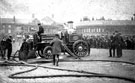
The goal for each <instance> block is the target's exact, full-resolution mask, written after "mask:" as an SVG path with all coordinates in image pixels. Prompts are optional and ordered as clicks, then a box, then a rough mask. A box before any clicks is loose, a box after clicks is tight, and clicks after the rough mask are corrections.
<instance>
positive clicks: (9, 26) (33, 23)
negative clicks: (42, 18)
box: [0, 17, 63, 38]
mask: <svg viewBox="0 0 135 83" xmlns="http://www.w3.org/2000/svg"><path fill="white" fill-rule="evenodd" d="M37 22H39V21H38V19H34V20H31V19H16V18H15V17H13V18H0V33H4V34H6V35H12V36H13V37H14V38H22V37H23V36H24V35H26V34H27V35H32V34H33V33H35V32H36V31H38V26H37ZM42 25H43V28H44V31H45V33H47V34H54V33H56V32H57V31H58V30H61V29H63V26H61V25H60V24H52V25H44V24H42Z"/></svg>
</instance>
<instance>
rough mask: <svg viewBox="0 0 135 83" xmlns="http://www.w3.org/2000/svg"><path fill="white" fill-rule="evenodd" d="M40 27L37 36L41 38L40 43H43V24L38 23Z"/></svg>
mask: <svg viewBox="0 0 135 83" xmlns="http://www.w3.org/2000/svg"><path fill="white" fill-rule="evenodd" d="M38 27H39V29H38V32H37V34H38V36H39V41H40V42H41V41H42V38H41V34H42V33H44V28H43V27H42V25H41V23H38Z"/></svg>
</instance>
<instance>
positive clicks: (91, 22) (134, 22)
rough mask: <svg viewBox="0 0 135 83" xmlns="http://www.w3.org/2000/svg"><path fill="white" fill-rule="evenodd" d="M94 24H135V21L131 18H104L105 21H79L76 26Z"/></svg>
mask: <svg viewBox="0 0 135 83" xmlns="http://www.w3.org/2000/svg"><path fill="white" fill-rule="evenodd" d="M93 25H100V26H105V25H112V26H114V25H135V21H131V20H104V21H86V22H80V23H77V24H76V26H93Z"/></svg>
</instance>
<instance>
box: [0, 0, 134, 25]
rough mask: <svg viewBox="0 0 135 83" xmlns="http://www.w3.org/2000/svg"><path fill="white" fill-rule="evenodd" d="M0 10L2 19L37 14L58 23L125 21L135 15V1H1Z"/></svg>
mask: <svg viewBox="0 0 135 83" xmlns="http://www.w3.org/2000/svg"><path fill="white" fill-rule="evenodd" d="M5 7H6V8H5ZM0 10H1V11H0V14H1V16H2V17H13V16H14V15H15V16H16V17H17V18H31V17H32V14H35V17H37V18H39V19H41V18H43V17H45V16H49V17H53V18H54V20H56V21H58V22H65V21H68V20H73V21H79V20H80V18H82V17H83V16H88V17H90V18H92V17H95V18H99V17H102V16H104V17H105V18H111V19H118V20H119V19H121V20H123V19H130V18H131V16H132V15H133V14H134V13H135V0H0Z"/></svg>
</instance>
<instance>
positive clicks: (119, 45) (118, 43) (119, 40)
mask: <svg viewBox="0 0 135 83" xmlns="http://www.w3.org/2000/svg"><path fill="white" fill-rule="evenodd" d="M115 37H116V50H117V57H118V58H119V57H121V56H122V47H123V44H124V40H123V38H122V36H121V33H117V34H116V36H115Z"/></svg>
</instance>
